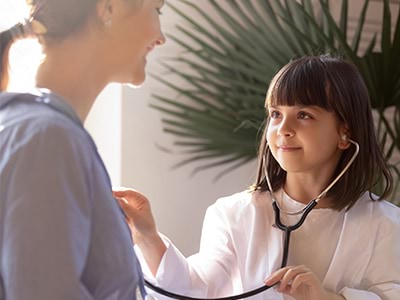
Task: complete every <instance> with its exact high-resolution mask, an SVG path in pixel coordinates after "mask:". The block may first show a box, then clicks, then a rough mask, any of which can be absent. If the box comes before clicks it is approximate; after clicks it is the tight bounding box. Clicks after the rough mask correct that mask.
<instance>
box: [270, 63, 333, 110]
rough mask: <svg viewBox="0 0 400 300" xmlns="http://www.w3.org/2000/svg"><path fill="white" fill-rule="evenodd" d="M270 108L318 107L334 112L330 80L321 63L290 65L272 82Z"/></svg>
mask: <svg viewBox="0 0 400 300" xmlns="http://www.w3.org/2000/svg"><path fill="white" fill-rule="evenodd" d="M267 105H268V106H279V105H282V106H294V105H300V106H302V105H304V106H310V105H312V106H318V107H321V108H324V109H326V110H328V111H331V110H332V107H331V105H330V101H329V80H328V78H327V76H326V71H325V70H324V66H323V65H322V63H321V62H319V61H311V60H309V61H301V63H299V62H296V61H295V62H293V63H292V64H289V65H287V66H286V68H284V69H283V70H281V72H279V73H278V74H277V75H276V77H275V78H274V79H273V80H272V83H271V86H270V92H269V95H268V99H267Z"/></svg>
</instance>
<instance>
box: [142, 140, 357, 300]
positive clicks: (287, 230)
mask: <svg viewBox="0 0 400 300" xmlns="http://www.w3.org/2000/svg"><path fill="white" fill-rule="evenodd" d="M346 140H347V141H348V142H350V143H351V144H353V145H354V146H355V148H356V149H355V151H354V154H353V156H352V157H351V159H350V160H349V162H348V163H347V164H346V166H345V167H344V168H343V170H342V171H341V172H340V173H339V174H338V175H337V176H336V178H335V179H334V180H333V181H332V182H331V184H330V185H328V187H327V188H325V190H323V191H322V192H321V193H320V194H319V195H318V196H317V197H316V198H315V199H313V200H311V201H310V202H309V203H308V204H307V205H306V206H305V207H304V208H302V209H300V210H298V211H295V212H288V211H285V210H283V209H282V208H280V207H279V205H278V202H277V201H276V198H275V196H274V193H273V190H272V186H271V182H270V179H269V176H268V172H267V168H266V164H265V155H264V156H263V161H264V168H265V170H264V173H265V179H266V181H267V185H268V188H269V191H270V193H271V198H272V207H273V209H274V213H275V226H276V227H277V228H279V229H280V230H282V231H283V233H284V238H283V255H282V261H281V267H280V268H284V267H286V265H287V261H288V257H289V243H290V234H291V233H292V231H294V230H296V229H298V228H299V227H300V226H301V225H303V223H304V221H305V220H306V218H307V216H308V214H309V213H310V212H311V210H312V209H313V208H314V207H315V206H316V205H317V204H318V202H319V201H320V200H321V199H322V198H323V197H325V195H326V194H327V193H328V191H329V190H330V189H331V188H332V187H333V186H334V185H335V184H336V182H338V180H339V179H340V178H341V177H342V176H343V175H344V173H346V171H347V170H348V169H349V168H350V166H351V164H352V163H353V162H354V160H355V159H356V157H357V155H358V153H359V152H360V146H359V145H358V143H357V142H355V141H353V140H351V139H349V138H346ZM265 152H266V153H268V152H269V151H268V145H267V146H266V151H265ZM281 213H284V214H286V215H300V214H302V215H301V217H300V219H299V220H298V221H297V223H295V224H293V225H286V224H284V223H282V221H281ZM144 281H145V285H146V286H147V287H148V288H150V289H152V290H153V291H155V292H157V293H159V294H161V295H164V296H167V297H170V298H174V299H180V300H239V299H243V298H248V297H251V296H254V295H257V294H260V293H262V292H264V291H266V290H268V289H270V288H271V287H273V286H274V285H271V286H269V285H263V286H262V287H259V288H257V289H254V290H251V291H248V292H245V293H242V294H238V295H233V296H227V297H221V298H196V297H189V296H185V295H180V294H175V293H173V292H170V291H167V290H164V289H162V288H160V287H158V286H156V285H154V284H152V283H150V282H149V281H148V280H146V279H145V280H144Z"/></svg>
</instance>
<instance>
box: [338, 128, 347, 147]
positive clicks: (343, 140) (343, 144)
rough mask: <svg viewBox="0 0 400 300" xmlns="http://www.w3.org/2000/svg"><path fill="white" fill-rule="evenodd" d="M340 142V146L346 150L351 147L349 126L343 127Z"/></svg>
mask: <svg viewBox="0 0 400 300" xmlns="http://www.w3.org/2000/svg"><path fill="white" fill-rule="evenodd" d="M339 137H340V138H339V144H338V148H339V149H342V150H345V149H347V148H349V147H350V142H349V141H348V139H349V136H348V130H347V128H343V129H341V130H340V132H339Z"/></svg>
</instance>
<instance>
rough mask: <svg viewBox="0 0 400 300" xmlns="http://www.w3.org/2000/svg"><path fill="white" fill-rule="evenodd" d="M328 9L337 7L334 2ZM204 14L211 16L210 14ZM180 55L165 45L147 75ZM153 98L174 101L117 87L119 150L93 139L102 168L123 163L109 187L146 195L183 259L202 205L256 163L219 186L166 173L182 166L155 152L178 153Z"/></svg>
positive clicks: (355, 8) (207, 178)
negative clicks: (135, 190) (167, 151)
mask: <svg viewBox="0 0 400 300" xmlns="http://www.w3.org/2000/svg"><path fill="white" fill-rule="evenodd" d="M246 1H247V0H246ZM169 2H170V3H172V4H174V5H177V6H178V7H179V6H180V7H182V5H180V4H179V1H176V0H169ZM362 3H363V1H361V0H357V1H351V4H352V6H351V11H350V16H351V17H352V18H354V17H358V14H359V11H360V6H361V4H362ZM220 4H221V5H224V2H223V1H221V2H220ZM333 4H336V7H337V8H339V7H338V4H339V3H338V2H333ZM380 5H381V4H379V3H374V2H372V4H371V7H372V9H370V12H369V19H372V20H380V18H381V8H380ZM208 7H209V6H208V4H207V2H206V1H204V5H203V8H204V9H205V10H208ZM208 11H210V13H211V10H208ZM393 19H395V16H393ZM161 20H162V25H163V28H164V32H166V33H169V34H173V35H176V34H177V32H176V30H175V25H176V24H178V23H179V24H183V25H186V24H187V23H186V22H185V21H184V20H182V19H181V18H180V17H178V16H177V15H176V14H175V13H174V12H173V11H172V10H171V9H169V8H168V7H165V8H164V9H163V16H162V17H161ZM367 40H368V34H367ZM179 51H181V50H179V48H178V47H177V46H176V45H175V44H174V43H173V42H171V41H168V42H167V44H166V45H165V46H163V47H160V48H158V49H156V50H155V51H154V53H152V54H151V56H150V57H149V62H148V71H149V72H151V73H155V74H158V75H160V74H165V73H164V71H163V69H162V68H161V67H160V64H159V63H158V62H159V61H161V60H162V59H163V58H165V57H171V56H174V55H176V54H177V53H179ZM152 93H167V94H168V95H172V96H173V94H171V91H169V90H168V89H166V88H165V87H164V86H163V85H162V84H160V83H158V82H157V81H156V80H154V79H153V78H151V77H148V79H147V81H146V83H145V84H144V85H143V86H142V87H141V88H140V89H135V90H133V89H130V88H127V87H124V88H122V92H121V94H122V101H121V112H122V115H121V119H120V118H119V117H118V115H114V116H113V117H111V118H110V117H107V120H113V121H107V122H108V124H109V125H110V124H111V123H110V122H116V123H117V124H120V125H121V126H122V127H120V128H119V127H118V126H119V125H117V126H116V127H115V126H114V125H112V126H113V127H114V128H115V129H117V133H116V134H121V136H122V145H121V146H120V148H118V146H117V145H114V144H113V143H110V142H109V138H108V137H109V135H106V134H105V130H104V133H103V134H100V135H99V134H98V133H96V134H95V138H96V140H97V142H98V144H99V149H100V152H103V153H104V155H103V153H102V155H103V156H104V157H105V160H106V164H107V165H110V167H109V169H110V171H111V173H112V171H113V168H114V170H117V169H118V167H117V168H116V167H112V166H111V165H112V164H110V163H109V161H108V157H107V154H106V153H108V155H110V154H111V155H112V153H114V155H115V157H117V156H120V163H121V164H122V165H121V168H120V171H121V174H120V177H118V176H119V175H118V172H117V174H113V173H112V174H111V175H112V178H113V182H114V184H117V185H119V184H121V185H124V186H129V187H134V188H135V189H137V190H139V191H141V192H143V193H144V194H145V195H147V196H148V198H149V199H150V201H151V203H152V208H153V212H154V215H155V218H156V221H157V223H158V226H159V230H160V231H161V232H163V233H165V234H166V235H167V236H169V237H170V238H171V239H172V240H173V241H174V243H175V244H176V245H177V246H178V248H180V249H181V250H182V252H183V253H184V254H186V255H189V254H192V253H194V252H195V251H196V250H197V249H198V244H199V237H200V230H201V223H202V220H203V216H204V213H205V210H206V208H207V206H209V205H210V204H211V203H213V202H214V201H215V200H216V199H217V198H218V197H221V196H225V195H229V194H232V193H235V192H238V191H241V190H243V189H245V188H246V187H247V186H248V185H249V184H251V183H252V182H253V180H254V177H255V168H256V162H255V161H254V162H252V163H250V164H248V165H246V166H243V167H242V168H240V169H237V170H236V171H234V172H232V173H230V174H228V175H227V176H225V177H223V178H222V179H221V180H219V181H218V182H214V181H213V178H214V177H215V175H216V174H218V172H219V171H220V170H221V169H211V170H208V171H206V172H203V173H200V174H198V175H196V176H195V177H193V178H191V177H190V173H191V171H192V170H193V169H194V167H195V166H196V165H188V166H185V167H183V168H181V169H176V170H171V166H173V165H174V164H175V163H177V162H179V161H181V160H182V158H183V156H182V155H179V154H177V153H172V154H171V153H165V152H163V151H161V150H159V149H158V146H160V147H164V148H168V149H172V150H173V151H174V152H177V151H179V149H177V148H174V147H173V145H172V143H173V140H174V138H173V136H171V135H168V134H165V133H163V132H162V125H161V117H162V114H161V113H160V112H158V111H156V110H154V109H152V108H150V107H149V104H150V103H151V102H152V101H154V100H152V98H151V94H152ZM116 101H117V102H118V99H112V100H109V99H108V100H107V99H103V100H101V103H102V104H99V103H97V104H96V105H100V106H101V105H104V107H103V109H104V111H107V110H108V109H109V107H110V105H115V103H116ZM116 105H119V104H116ZM96 122H97V121H96ZM96 122H94V123H96ZM102 122H105V121H104V120H103V121H102ZM100 123H101V122H100ZM101 126H104V125H101ZM118 128H119V129H118ZM89 129H90V130H92V129H91V128H89ZM110 147H111V151H110ZM103 149H104V150H103ZM107 149H108V150H107ZM118 151H121V152H120V153H119V152H118ZM115 157H114V158H113V159H114V160H115V159H116V158H115Z"/></svg>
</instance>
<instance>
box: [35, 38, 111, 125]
mask: <svg viewBox="0 0 400 300" xmlns="http://www.w3.org/2000/svg"><path fill="white" fill-rule="evenodd" d="M88 43H89V41H86V42H85V41H83V42H82V41H80V40H78V41H77V40H76V39H75V40H74V41H73V43H72V41H68V40H67V41H63V42H62V43H61V45H59V46H53V47H51V48H50V49H47V51H46V58H45V60H44V62H43V63H42V64H41V65H40V67H39V69H38V72H37V76H36V86H37V87H39V88H47V89H49V90H50V91H52V92H54V93H56V94H58V95H59V96H61V97H63V98H64V100H65V101H66V102H68V103H69V104H70V105H71V106H72V108H73V109H74V111H75V112H76V114H77V115H78V117H79V118H80V120H81V121H82V122H84V120H85V119H86V117H87V115H88V113H89V111H90V109H91V107H92V105H93V103H94V101H95V100H96V98H97V96H98V94H99V93H100V92H101V91H102V90H103V88H104V87H105V86H106V84H107V80H105V79H104V78H102V72H101V71H100V70H98V69H96V65H99V64H98V63H96V62H98V60H97V59H98V58H96V55H95V54H94V53H95V52H94V51H90V49H93V48H92V47H88Z"/></svg>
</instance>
